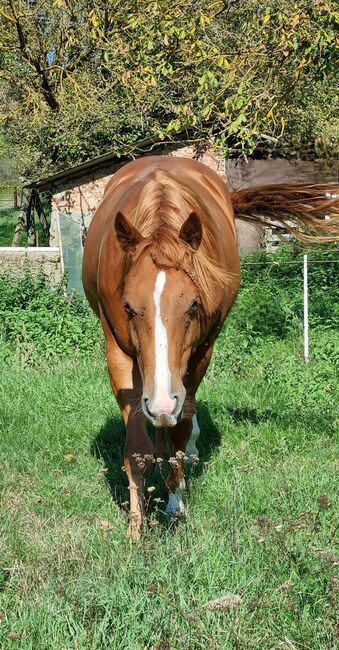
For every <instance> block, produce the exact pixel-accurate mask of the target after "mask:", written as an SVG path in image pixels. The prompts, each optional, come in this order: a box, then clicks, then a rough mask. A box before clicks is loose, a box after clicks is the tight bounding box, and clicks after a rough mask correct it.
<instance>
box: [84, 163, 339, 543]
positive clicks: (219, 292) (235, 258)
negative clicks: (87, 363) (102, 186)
mask: <svg viewBox="0 0 339 650" xmlns="http://www.w3.org/2000/svg"><path fill="white" fill-rule="evenodd" d="M329 187H330V186H329ZM329 187H324V186H319V187H318V188H317V187H316V186H306V185H304V186H265V187H261V188H254V189H249V190H243V191H240V192H236V193H234V194H232V195H230V194H229V192H228V191H227V188H226V185H225V184H224V182H223V181H222V179H221V178H220V177H219V176H218V175H217V174H216V173H215V172H213V171H211V170H210V169H209V168H207V167H205V166H204V165H202V164H201V163H199V162H196V161H193V160H187V159H184V158H169V157H168V158H164V157H157V156H152V157H147V158H141V159H138V160H136V161H133V162H131V163H129V164H127V165H125V166H124V167H122V168H121V169H120V170H119V171H118V172H117V173H116V174H115V175H114V176H113V177H112V179H111V180H110V182H109V183H108V185H107V187H106V190H105V194H104V197H103V200H102V202H101V204H100V205H99V207H98V209H97V211H96V213H95V215H94V217H93V220H92V222H91V225H90V228H89V231H88V236H87V240H86V244H85V249H84V257H83V285H84V289H85V292H86V296H87V298H88V300H89V302H90V304H91V306H92V308H93V310H94V311H95V312H96V314H97V315H98V317H99V318H100V320H101V324H102V327H103V331H104V334H105V339H106V356H107V364H108V369H109V375H110V381H111V384H112V388H113V392H114V395H115V397H116V399H117V401H118V404H119V407H120V409H121V413H122V416H123V418H124V422H125V425H126V446H125V459H124V465H125V468H126V472H127V476H128V480H129V489H130V528H129V532H130V536H131V537H132V538H138V537H139V535H140V532H141V531H142V528H143V516H144V497H143V490H144V482H145V477H146V475H147V471H148V470H149V469H150V466H151V464H152V463H153V462H154V458H157V457H158V458H165V459H166V458H167V459H168V458H169V449H168V445H170V447H171V456H172V457H173V458H174V459H175V460H174V461H172V462H171V463H170V471H169V475H168V478H167V481H166V485H167V488H168V492H169V501H168V506H167V512H169V513H177V512H178V513H183V512H184V504H183V498H182V496H183V494H182V493H183V489H184V473H183V463H184V457H185V454H186V457H187V456H194V455H195V454H197V450H196V446H195V441H196V438H197V436H198V434H199V427H198V423H197V419H196V415H195V412H196V405H195V394H196V391H197V388H198V386H199V384H200V382H201V380H202V378H203V377H204V375H205V373H206V370H207V368H208V365H209V362H210V360H211V355H212V350H213V344H214V341H215V339H216V337H217V336H218V333H219V332H220V329H221V326H222V324H223V322H224V319H225V317H226V315H227V312H228V311H229V310H230V308H231V307H232V305H233V303H234V301H235V298H236V295H237V292H238V289H239V284H240V263H239V255H238V251H237V245H236V236H235V226H234V210H233V206H235V209H236V212H237V213H239V214H241V215H242V216H244V217H246V218H248V219H250V220H257V221H258V220H259V221H260V220H262V219H263V217H262V216H259V215H263V214H267V215H268V216H270V217H274V218H275V219H277V218H278V219H279V222H280V224H281V225H282V226H285V227H287V228H289V229H291V225H290V222H289V221H288V218H291V217H290V216H289V215H291V214H294V219H295V221H296V222H297V224H298V225H299V226H301V227H302V229H301V230H300V228H299V229H298V231H297V236H299V237H303V238H309V239H312V238H314V236H315V237H318V233H320V235H321V234H322V233H324V235H325V236H324V237H320V238H321V239H323V240H326V239H327V237H326V234H328V233H329V234H328V238H329V239H332V240H333V239H334V238H335V237H334V236H333V233H334V232H335V229H336V220H337V217H338V211H339V208H338V201H337V200H335V199H334V200H333V199H326V198H325V195H324V193H325V190H327V191H329ZM319 188H320V189H319ZM257 212H258V214H257ZM325 212H326V213H328V214H330V215H331V214H332V215H334V216H333V218H332V219H330V220H329V221H324V219H323V214H324V213H325ZM286 222H287V223H286ZM318 239H319V237H318ZM146 420H149V421H150V422H151V423H152V424H153V425H154V427H155V428H156V437H155V445H153V443H152V442H151V440H150V438H149V436H148V434H147V429H146Z"/></svg>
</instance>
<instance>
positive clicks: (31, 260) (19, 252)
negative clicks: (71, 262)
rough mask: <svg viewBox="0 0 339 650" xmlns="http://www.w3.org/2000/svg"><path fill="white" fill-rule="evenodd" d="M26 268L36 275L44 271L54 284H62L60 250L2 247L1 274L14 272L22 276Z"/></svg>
mask: <svg viewBox="0 0 339 650" xmlns="http://www.w3.org/2000/svg"><path fill="white" fill-rule="evenodd" d="M25 268H29V269H30V270H31V271H32V273H33V274H34V275H38V273H40V272H41V271H42V272H43V273H44V274H45V275H46V276H48V277H49V279H50V281H51V283H52V284H58V283H60V281H61V279H62V262H61V260H60V250H59V248H57V247H53V248H42V247H37V246H32V247H31V248H22V247H18V248H14V247H13V248H12V247H2V248H1V247H0V274H1V273H4V272H10V273H11V272H13V273H14V274H15V275H20V274H22V273H23V272H24V270H25Z"/></svg>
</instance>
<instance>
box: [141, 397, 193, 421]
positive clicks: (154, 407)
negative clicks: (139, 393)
mask: <svg viewBox="0 0 339 650" xmlns="http://www.w3.org/2000/svg"><path fill="white" fill-rule="evenodd" d="M182 407H183V400H181V399H179V398H178V397H177V396H174V397H173V398H172V397H168V399H166V400H160V401H155V402H154V401H153V402H152V401H151V400H149V399H148V398H147V397H145V396H143V398H142V410H143V412H144V415H145V416H146V417H147V419H148V420H150V421H151V422H152V424H153V425H154V426H155V427H174V426H175V425H176V424H177V423H178V420H179V419H180V417H181V412H182Z"/></svg>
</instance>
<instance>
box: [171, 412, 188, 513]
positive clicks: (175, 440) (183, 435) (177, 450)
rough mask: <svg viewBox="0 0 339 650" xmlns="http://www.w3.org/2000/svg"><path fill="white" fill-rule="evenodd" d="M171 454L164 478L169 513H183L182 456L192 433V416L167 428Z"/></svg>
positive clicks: (183, 479) (183, 480) (183, 482)
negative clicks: (171, 449)
mask: <svg viewBox="0 0 339 650" xmlns="http://www.w3.org/2000/svg"><path fill="white" fill-rule="evenodd" d="M168 434H169V437H170V440H171V443H172V448H173V455H172V457H171V458H170V460H169V463H170V471H169V474H168V477H167V479H166V487H167V489H168V504H167V508H166V512H167V514H169V515H176V514H181V515H183V514H185V507H184V502H183V492H184V490H185V478H184V456H185V452H186V447H187V443H188V441H189V439H190V437H191V434H192V418H184V419H182V420H181V421H180V422H179V423H178V424H177V425H176V426H175V427H173V428H171V429H168Z"/></svg>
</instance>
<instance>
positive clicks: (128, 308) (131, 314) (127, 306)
mask: <svg viewBox="0 0 339 650" xmlns="http://www.w3.org/2000/svg"><path fill="white" fill-rule="evenodd" d="M124 307H125V312H126V314H127V318H128V320H132V318H133V317H134V316H136V313H137V312H136V311H134V309H133V307H131V305H130V304H129V302H127V300H125V301H124Z"/></svg>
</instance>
